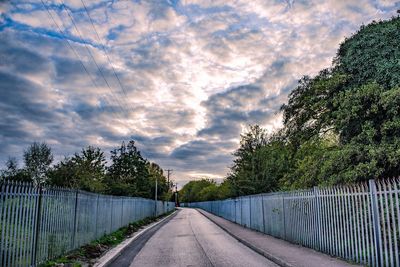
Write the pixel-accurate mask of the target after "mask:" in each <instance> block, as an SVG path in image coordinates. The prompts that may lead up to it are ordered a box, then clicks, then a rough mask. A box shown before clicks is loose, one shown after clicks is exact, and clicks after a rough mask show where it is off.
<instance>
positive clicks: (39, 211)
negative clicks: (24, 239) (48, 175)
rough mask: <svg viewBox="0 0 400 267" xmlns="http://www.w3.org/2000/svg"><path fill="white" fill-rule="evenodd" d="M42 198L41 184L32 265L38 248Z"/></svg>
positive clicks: (34, 262) (36, 258) (35, 260)
mask: <svg viewBox="0 0 400 267" xmlns="http://www.w3.org/2000/svg"><path fill="white" fill-rule="evenodd" d="M42 198H43V189H42V186H39V196H38V204H37V207H36V222H35V234H34V238H35V242H34V248H33V253H32V265H33V266H36V262H37V260H38V257H37V256H38V255H37V254H38V250H39V238H40V222H41V220H42Z"/></svg>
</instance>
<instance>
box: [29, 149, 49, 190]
mask: <svg viewBox="0 0 400 267" xmlns="http://www.w3.org/2000/svg"><path fill="white" fill-rule="evenodd" d="M24 161H25V166H26V168H25V170H26V172H27V173H28V174H29V176H30V177H31V178H32V180H33V182H34V183H35V184H37V185H39V184H43V183H44V182H45V180H46V178H47V172H48V170H49V168H50V165H51V163H52V162H53V154H52V153H51V148H50V147H49V146H48V145H47V144H46V143H40V144H39V143H37V142H34V143H33V144H32V145H31V146H30V147H29V148H28V149H27V150H25V151H24Z"/></svg>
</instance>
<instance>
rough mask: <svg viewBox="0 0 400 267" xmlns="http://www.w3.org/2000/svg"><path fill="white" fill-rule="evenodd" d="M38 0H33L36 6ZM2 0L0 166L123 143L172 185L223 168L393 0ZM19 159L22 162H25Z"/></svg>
mask: <svg viewBox="0 0 400 267" xmlns="http://www.w3.org/2000/svg"><path fill="white" fill-rule="evenodd" d="M42 1H43V2H42ZM42 1H41V0H34V1H30V0H25V1H7V0H0V166H2V165H4V163H5V161H6V160H7V158H8V157H9V156H12V157H17V159H20V162H21V156H22V153H23V151H24V149H26V148H27V147H28V146H29V145H30V144H31V143H32V142H33V141H39V142H42V141H45V142H46V143H48V144H49V145H50V146H51V148H52V150H53V153H54V154H55V158H56V160H57V161H58V160H61V159H63V157H64V156H68V155H71V154H73V153H75V152H79V151H80V150H81V148H82V147H85V146H88V145H93V146H98V147H100V148H102V149H103V150H104V151H106V152H109V151H110V150H111V149H113V148H116V147H117V146H118V145H120V144H121V142H122V141H123V140H130V139H133V140H135V141H136V144H137V146H138V147H139V148H140V150H141V151H142V154H143V156H144V157H146V158H147V159H148V160H150V161H154V162H156V163H158V164H159V165H160V166H161V167H162V168H164V169H173V170H174V171H173V176H172V178H173V179H174V180H175V181H176V182H178V183H180V184H181V185H182V184H184V183H185V182H187V181H189V180H193V179H199V178H201V177H209V178H214V179H220V178H223V177H224V176H225V175H226V173H227V172H228V171H229V166H230V165H231V164H232V152H233V151H234V150H235V149H237V147H238V144H239V137H240V134H241V133H243V132H244V131H245V130H246V129H247V128H248V125H250V124H260V125H262V126H263V127H265V128H266V129H267V130H268V131H269V132H272V131H274V130H276V129H278V128H279V127H281V124H282V123H281V119H282V116H281V114H280V112H279V108H280V106H281V105H282V104H284V103H285V101H287V97H288V94H289V93H290V92H291V90H293V88H295V86H296V82H297V80H299V79H300V78H301V77H302V76H303V75H315V74H316V73H317V72H318V71H319V70H321V69H323V68H327V67H329V66H330V64H331V62H332V59H333V58H334V56H335V54H336V50H337V48H338V46H339V44H340V43H341V42H342V41H343V40H344V38H345V37H346V36H350V35H351V34H353V33H355V32H356V31H357V29H358V28H359V27H360V25H362V24H368V23H369V22H371V21H373V20H380V19H388V18H390V17H391V16H394V15H396V10H397V9H400V1H395V0H392V1H391V0H325V1H323V0H310V1H308V0H286V1H280V0H251V1H249V0H236V1H219V0H210V1H208V0H187V1H186V0H183V1H178V0H168V1H161V0H155V1H150V0H149V1H137V0H134V1H131V0H120V1H117V0H96V1H93V0H90V1H89V0H42ZM21 164H22V163H21Z"/></svg>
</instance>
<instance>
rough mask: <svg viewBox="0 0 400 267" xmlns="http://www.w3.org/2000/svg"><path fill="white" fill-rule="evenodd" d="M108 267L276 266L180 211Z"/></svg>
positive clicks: (188, 211)
mask: <svg viewBox="0 0 400 267" xmlns="http://www.w3.org/2000/svg"><path fill="white" fill-rule="evenodd" d="M111 266H112V267H116V266H118V267H128V266H130V267H146V266H163V267H164V266H221V267H224V266H226V267H234V266H238V267H239V266H240V267H242V266H245V267H252V266H260V267H261V266H264V267H265V266H274V267H275V266H277V265H276V264H274V263H273V262H271V261H269V260H268V259H266V258H265V257H263V256H261V255H260V254H258V253H256V252H254V251H253V250H251V249H249V248H248V247H246V246H245V245H243V244H242V243H240V242H238V241H237V240H236V239H234V238H233V237H231V236H230V235H229V234H227V233H226V232H225V231H224V230H222V229H221V228H219V227H218V226H217V225H216V224H214V223H213V222H211V221H210V220H209V219H207V218H206V217H204V215H202V214H201V213H199V212H198V211H196V210H194V209H182V210H180V211H179V212H178V214H177V215H176V216H174V217H173V218H172V219H171V220H169V221H167V222H166V223H164V224H162V225H161V226H160V227H159V228H158V229H154V231H153V232H152V233H149V235H148V236H147V237H146V236H144V237H143V238H142V239H141V240H138V241H135V242H134V243H133V244H131V245H130V246H129V247H128V248H127V249H126V250H125V251H124V253H123V254H122V255H121V256H119V257H118V258H117V259H116V260H115V261H114V262H113V263H112V264H111Z"/></svg>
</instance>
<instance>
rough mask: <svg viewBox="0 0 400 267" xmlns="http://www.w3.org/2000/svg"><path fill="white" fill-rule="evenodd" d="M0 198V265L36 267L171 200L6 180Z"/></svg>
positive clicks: (170, 207) (163, 209) (155, 211)
mask: <svg viewBox="0 0 400 267" xmlns="http://www.w3.org/2000/svg"><path fill="white" fill-rule="evenodd" d="M0 185H1V199H0V237H1V240H0V266H10V267H11V266H37V265H38V264H40V263H43V262H45V261H46V260H49V259H52V258H55V257H57V256H60V255H62V254H64V253H66V252H68V251H70V250H73V249H76V248H78V247H80V246H82V245H84V244H87V243H89V242H90V241H93V240H96V239H98V238H100V237H101V236H103V235H105V234H108V233H111V232H113V231H115V230H117V229H118V228H121V227H123V226H126V225H128V224H129V223H131V222H135V221H138V220H141V219H144V218H145V217H149V216H154V215H161V214H163V213H165V212H168V211H171V210H173V209H174V208H175V205H174V203H173V202H162V201H157V203H156V202H155V200H150V199H144V198H136V197H117V196H109V195H100V194H94V193H88V192H84V191H78V190H72V189H65V188H50V187H40V188H39V187H35V186H33V185H32V184H28V183H14V182H9V181H5V182H2V183H1V184H0Z"/></svg>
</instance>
